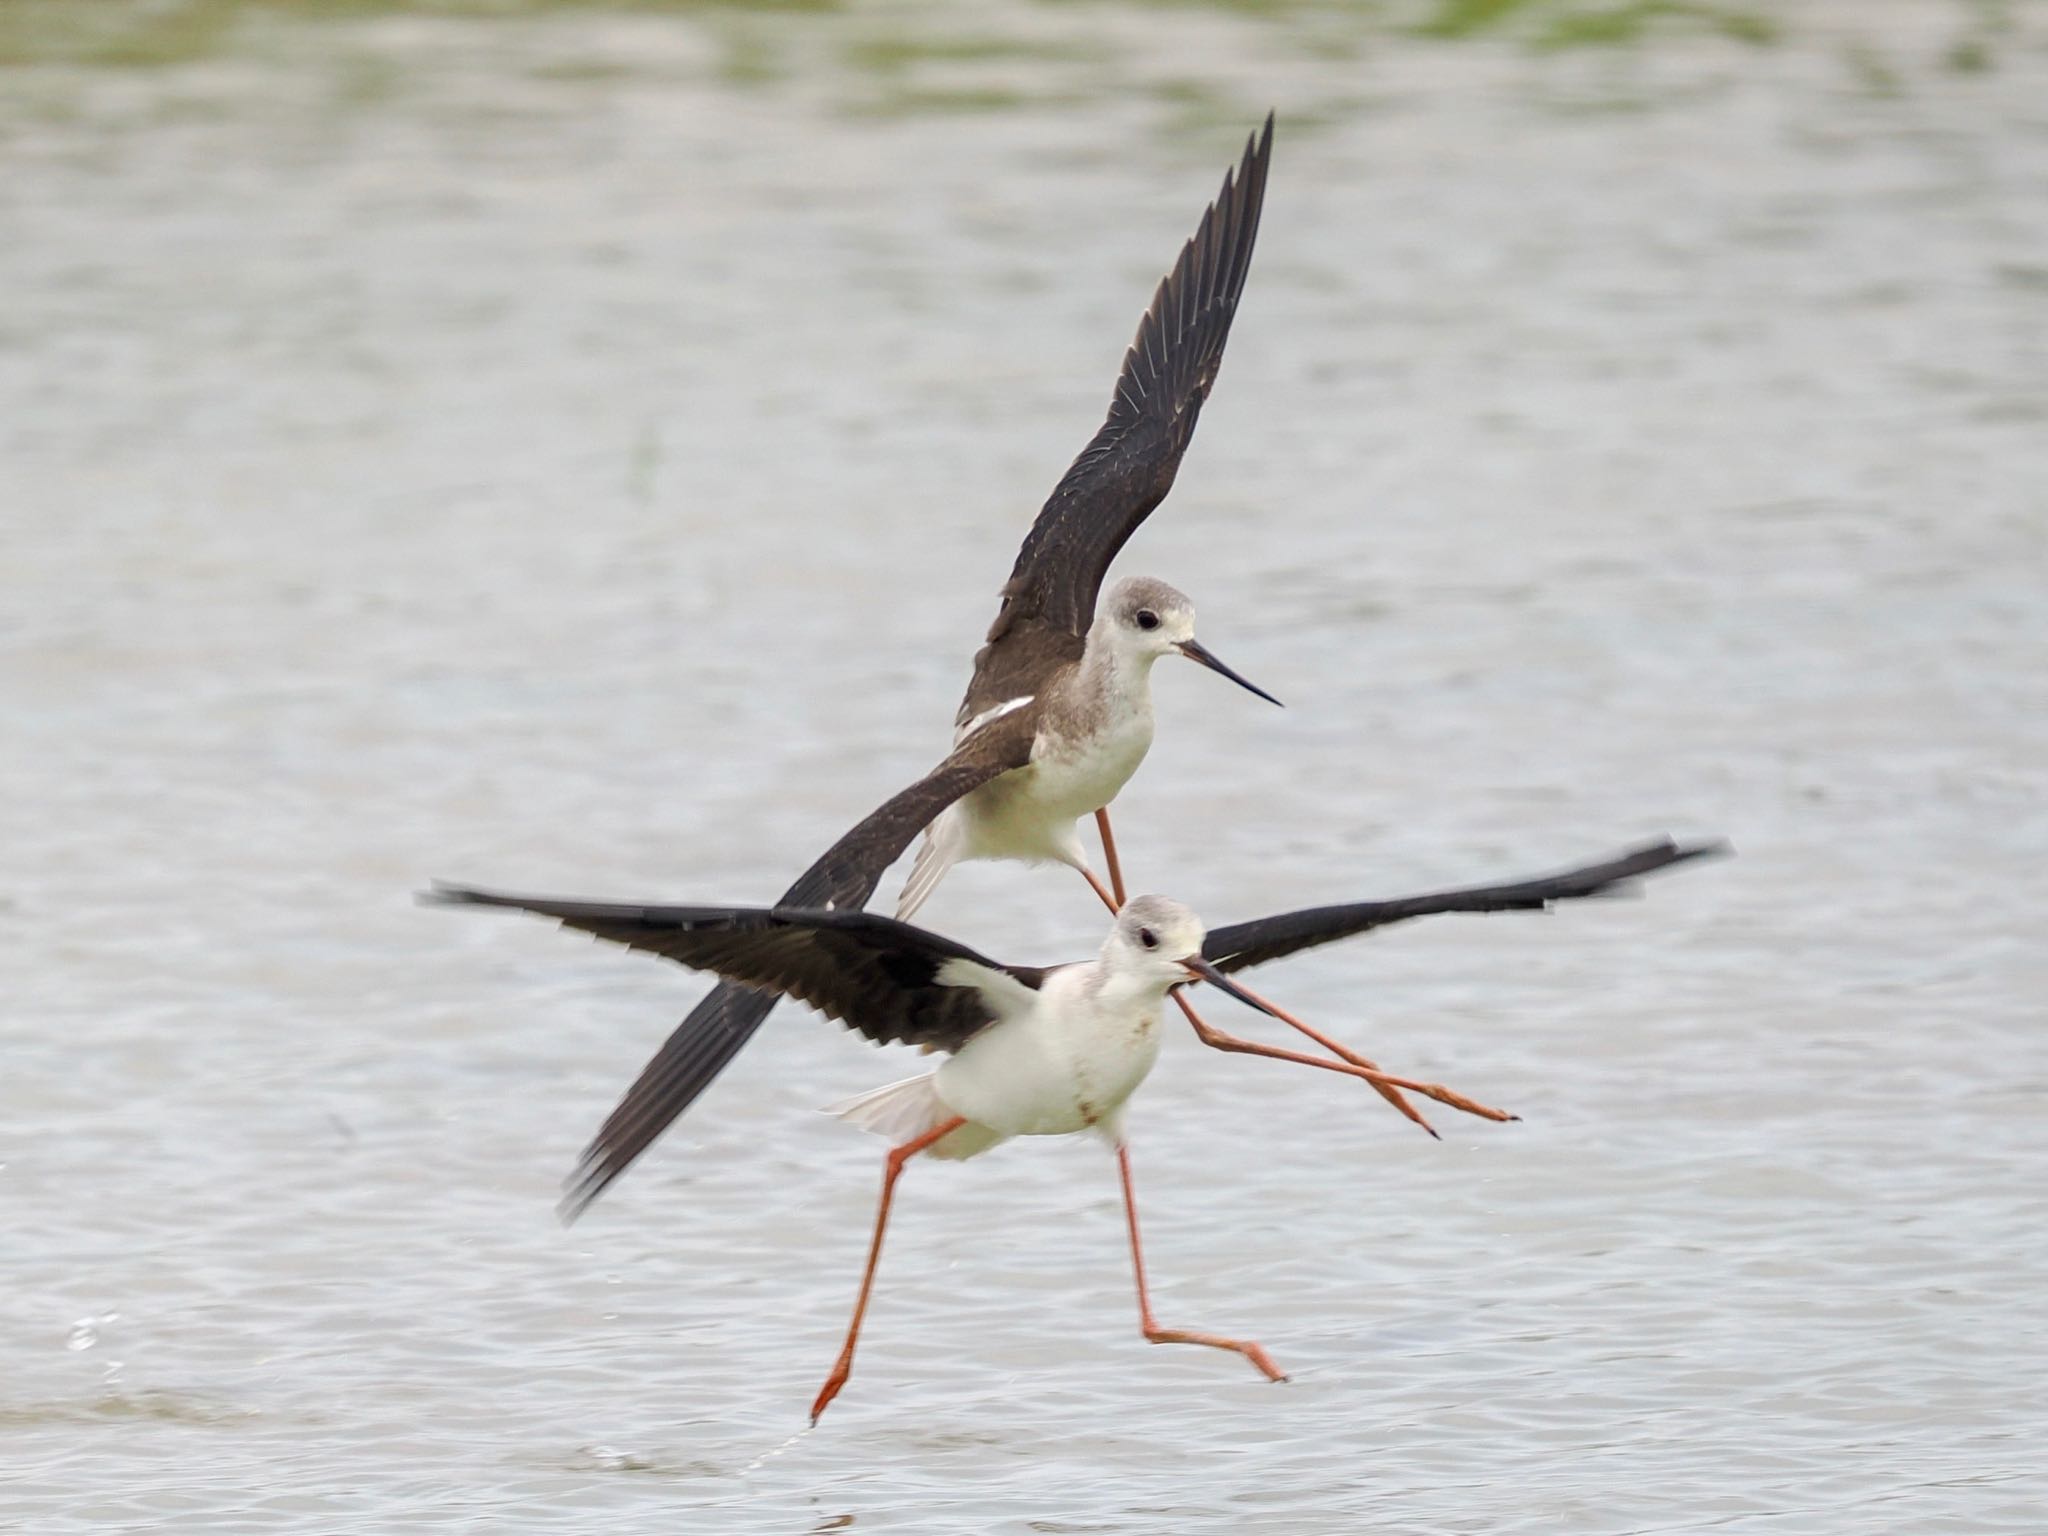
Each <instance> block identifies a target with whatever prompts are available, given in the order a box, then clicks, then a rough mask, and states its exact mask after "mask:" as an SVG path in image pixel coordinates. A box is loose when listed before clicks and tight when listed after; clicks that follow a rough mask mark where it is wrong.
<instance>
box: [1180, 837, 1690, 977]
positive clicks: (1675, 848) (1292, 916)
mask: <svg viewBox="0 0 2048 1536" xmlns="http://www.w3.org/2000/svg"><path fill="white" fill-rule="evenodd" d="M1727 851H1728V845H1727V844H1726V843H1721V842H1713V843H1694V844H1690V845H1686V846H1681V845H1679V844H1677V843H1674V842H1672V841H1671V840H1670V839H1669V838H1665V839H1663V840H1661V841H1659V842H1655V843H1646V844H1644V845H1643V846H1642V847H1640V848H1634V849H1631V850H1630V851H1629V852H1627V853H1624V854H1621V855H1619V856H1617V857H1615V858H1612V859H1605V860H1603V861H1601V862H1600V863H1598V864H1587V865H1583V866H1581V867H1580V868H1578V869H1568V870H1564V871H1561V872H1560V873H1558V874H1554V875H1539V876H1538V877H1536V878H1535V879H1533V880H1520V881H1516V882H1515V883H1513V884H1511V885H1470V886H1466V887H1464V888H1462V889H1460V890H1455V891H1437V892H1434V893H1432V894H1430V895H1427V896H1402V897H1397V898H1395V899H1394V900H1392V901H1359V902H1352V903H1349V904H1348V905H1344V906H1335V907H1309V908H1306V909H1304V910H1302V911H1299V912H1283V913H1280V914H1279V915H1277V916H1274V917H1259V918H1254V919H1252V920H1251V921H1250V922H1248V923H1232V924H1230V925H1229V926H1228V927H1225V928H1215V929H1211V930H1210V932H1209V936H1208V937H1207V938H1206V939H1205V940H1203V942H1202V955H1203V957H1204V958H1205V959H1207V960H1208V962H1209V963H1210V964H1211V965H1213V966H1215V967H1216V969H1218V970H1219V971H1241V970H1244V969H1245V968H1246V967H1247V966H1253V965H1263V964H1264V963H1265V962H1266V961H1268V960H1278V959H1280V958H1281V957H1282V956H1283V955H1291V954H1293V953H1295V952H1296V951H1297V950H1303V949H1313V948H1314V947H1315V946H1316V945H1318V944H1328V943H1330V942H1331V941H1333V940H1336V939H1348V938H1350V937H1351V936H1352V935H1353V934H1358V933H1364V932H1365V931H1366V930H1367V929H1370V928H1383V927H1385V926H1386V925H1387V924H1388V923H1398V922H1403V921H1405V920H1406V919H1408V918H1411V917H1426V916H1428V915H1430V914H1431V913H1434V912H1514V911H1522V910H1528V909H1532V908H1545V907H1548V906H1549V905H1550V904H1551V903H1552V902H1557V901H1572V900H1576V899H1577V898H1579V897H1582V896H1606V895H1617V894H1619V893H1621V892H1622V891H1624V890H1626V889H1627V888H1628V887H1629V886H1630V885H1631V884H1632V883H1633V882H1635V881H1636V880H1638V879H1640V878H1641V877H1642V876H1644V875H1647V874H1652V873H1654V872H1655V871H1657V870H1660V869H1668V868H1670V867H1671V866H1672V865H1674V864H1684V863H1686V862H1688V861H1690V860H1693V859H1702V858H1712V857H1715V856H1717V855H1720V854H1724V853H1726V852H1727Z"/></svg>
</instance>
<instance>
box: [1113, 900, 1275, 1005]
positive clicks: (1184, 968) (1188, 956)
mask: <svg viewBox="0 0 2048 1536" xmlns="http://www.w3.org/2000/svg"><path fill="white" fill-rule="evenodd" d="M1207 935H1208V930H1206V929H1205V928H1203V926H1202V920H1201V919H1200V918H1199V917H1197V916H1195V914H1194V911H1193V909H1191V908H1189V907H1185V906H1182V905H1181V904H1180V903H1179V902H1177V901H1174V900H1172V899H1171V898H1170V897H1166V896H1133V897H1132V898H1131V899H1130V900H1129V901H1127V902H1125V903H1124V906H1123V910H1122V911H1121V912H1119V913H1117V915H1116V923H1115V926H1113V927H1112V928H1111V929H1110V930H1109V937H1108V938H1107V939H1106V940H1104V942H1103V945H1102V959H1103V964H1104V966H1105V967H1106V969H1108V970H1109V972H1110V973H1111V974H1112V975H1116V976H1121V977H1126V978H1129V979H1130V980H1131V981H1134V982H1136V983H1137V984H1138V985H1139V986H1141V987H1145V988H1148V989H1153V990H1156V991H1157V992H1158V994H1159V996H1161V997H1164V996H1165V995H1166V994H1167V993H1168V992H1170V991H1172V990H1173V989H1174V988H1175V987H1181V986H1186V985H1187V984H1188V983H1189V982H1191V981H1206V982H1208V983H1209V984H1210V985H1211V986H1213V987H1215V988H1217V989H1218V990H1219V991H1222V992H1227V993H1229V994H1230V995H1231V996H1232V997H1234V998H1236V999H1237V1000H1238V1001H1239V1002H1241V1003H1245V1004H1247V1005H1249V1006H1250V1007H1253V1008H1256V1009H1258V1010H1259V1012H1261V1013H1270V1012H1271V1011H1272V1010H1271V1009H1269V1008H1268V1007H1267V1006H1266V1005H1265V1004H1264V1003H1262V1002H1260V1001H1259V999H1258V998H1256V997H1254V996H1252V995H1251V994H1250V993H1249V992H1246V991H1245V990H1244V989H1243V988H1242V987H1240V986H1238V985H1237V984H1236V983H1235V982H1233V981H1231V980H1229V979H1228V978H1227V977H1225V976H1224V974H1223V973H1222V972H1221V971H1219V970H1217V969H1216V967H1215V966H1213V965H1211V964H1210V963H1209V962H1208V961H1207V960H1205V959H1203V958H1202V940H1203V939H1204V938H1206V937H1207Z"/></svg>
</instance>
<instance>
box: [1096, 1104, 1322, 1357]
mask: <svg viewBox="0 0 2048 1536" xmlns="http://www.w3.org/2000/svg"><path fill="white" fill-rule="evenodd" d="M1116 1171H1117V1175H1118V1176H1119V1177H1120V1178H1121V1179H1122V1180H1123V1185H1124V1219H1125V1222H1126V1224H1127V1225H1128V1226H1129V1227H1130V1229H1131V1271H1132V1273H1133V1274H1135V1275H1136V1276H1137V1277H1138V1326H1139V1327H1140V1328H1142V1329H1143V1330H1144V1332H1145V1337H1146V1339H1148V1340H1149V1341H1150V1342H1152V1343H1154V1344H1206V1345H1208V1346H1209V1347H1210V1348H1211V1349H1234V1350H1236V1351H1237V1352H1238V1353H1239V1354H1240V1355H1243V1356H1244V1357H1245V1359H1247V1360H1249V1361H1251V1363H1252V1364H1253V1365H1255V1366H1257V1367H1258V1368H1259V1370H1261V1371H1262V1372H1264V1373H1265V1377H1266V1379H1267V1380H1268V1381H1285V1380H1286V1379H1287V1377H1286V1376H1285V1375H1284V1374H1283V1373H1282V1372H1281V1370H1280V1367H1279V1366H1277V1365H1275V1364H1274V1363H1273V1359H1272V1357H1271V1356H1270V1355H1268V1354H1267V1353H1266V1351H1265V1350H1264V1349H1263V1348H1262V1347H1260V1346H1259V1345H1257V1344H1254V1343H1253V1342H1252V1341H1251V1340H1250V1339H1226V1338H1224V1337H1223V1336H1222V1335H1221V1334H1216V1333H1194V1332H1191V1331H1189V1330H1188V1329H1185V1328H1162V1327H1160V1326H1159V1319H1158V1318H1156V1317H1154V1316H1153V1315H1152V1297H1151V1295H1150V1293H1149V1292H1147V1290H1146V1289H1145V1250H1144V1247H1143V1246H1142V1245H1141V1244H1140V1243H1139V1241H1138V1200H1137V1196H1135V1195H1134V1194H1132V1193H1131V1153H1130V1149H1129V1148H1128V1147H1126V1146H1125V1145H1124V1144H1123V1143H1122V1142H1118V1143H1117V1144H1116Z"/></svg>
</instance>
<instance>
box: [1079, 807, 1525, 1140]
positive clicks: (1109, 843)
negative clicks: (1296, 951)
mask: <svg viewBox="0 0 2048 1536" xmlns="http://www.w3.org/2000/svg"><path fill="white" fill-rule="evenodd" d="M1095 830H1096V831H1097V833H1098V834H1100V836H1101V838H1102V853H1103V858H1104V859H1105V861H1106V862H1107V863H1108V865H1109V873H1110V878H1111V879H1112V880H1113V881H1115V882H1116V884H1115V889H1114V891H1110V890H1105V889H1104V888H1103V885H1102V882H1101V881H1100V880H1098V879H1097V878H1096V877H1095V876H1094V874H1092V873H1091V872H1090V871H1088V870H1086V869H1083V870H1082V871H1081V876H1082V878H1083V879H1085V880H1086V881H1087V882H1088V884H1089V886H1090V887H1091V888H1092V889H1093V890H1094V892H1095V894H1096V896H1098V897H1099V898H1100V899H1101V901H1102V904H1103V905H1104V906H1106V907H1108V908H1109V910H1110V912H1111V913H1112V914H1114V913H1117V912H1121V911H1122V910H1123V876H1122V872H1121V870H1120V869H1119V868H1118V866H1117V857H1116V840H1115V838H1114V837H1113V836H1112V835H1111V833H1110V830H1109V811H1108V809H1107V808H1106V807H1105V808H1104V809H1102V810H1098V811H1097V812H1096V813H1095ZM1173 1000H1174V1002H1175V1003H1176V1004H1177V1005H1178V1006H1179V1008H1180V1011H1181V1012H1182V1013H1183V1014H1185V1015H1186V1016H1187V1021H1188V1023H1189V1024H1191V1025H1193V1026H1194V1030H1195V1034H1196V1036H1197V1038H1199V1039H1200V1040H1201V1042H1202V1043H1203V1044H1204V1045H1208V1046H1213V1047H1215V1048H1216V1049H1217V1050H1219V1051H1243V1052H1245V1053H1247V1054H1249V1055H1254V1056H1271V1057H1274V1058H1275V1059H1277V1060H1280V1061H1296V1062H1302V1063H1305V1064H1307V1065H1309V1066H1313V1067H1324V1068H1330V1069H1333V1070H1342V1069H1341V1068H1338V1067H1336V1064H1335V1063H1333V1062H1327V1061H1323V1060H1320V1059H1319V1058H1317V1057H1314V1056H1304V1055H1301V1054H1300V1053H1299V1052H1295V1051H1282V1050H1278V1049H1276V1048H1275V1047H1272V1046H1261V1045H1258V1044H1256V1043H1255V1042H1253V1041H1250V1040H1245V1039H1243V1038H1241V1037H1240V1036H1237V1035H1231V1034H1226V1033H1225V1032H1224V1031H1222V1030H1220V1029H1217V1028H1216V1027H1215V1026H1214V1025H1211V1024H1209V1023H1207V1022H1206V1021H1204V1019H1203V1018H1202V1016H1201V1015H1200V1014H1199V1013H1197V1012H1195V1005H1194V1004H1193V1003H1191V1002H1189V1001H1188V1000H1187V996H1186V994H1185V993H1183V992H1181V991H1180V990H1179V989H1177V988H1176V989H1175V991H1174V993H1173ZM1260 1001H1261V1002H1265V1003H1266V1006H1267V1007H1269V1008H1272V1009H1273V1016H1274V1017H1275V1018H1277V1019H1279V1020H1280V1021H1281V1022H1282V1023H1284V1024H1289V1025H1292V1026H1293V1027H1294V1028H1295V1029H1298V1030H1300V1031H1301V1032H1302V1033H1303V1034H1304V1035H1307V1036H1308V1037H1309V1038H1310V1039H1311V1040H1313V1041H1315V1043H1316V1044H1317V1045H1320V1046H1321V1047H1322V1048H1323V1049H1324V1050H1326V1051H1328V1052H1330V1053H1331V1054H1332V1055H1334V1056H1336V1057H1338V1058H1339V1059H1340V1060H1341V1061H1344V1062H1348V1063H1349V1064H1350V1065H1351V1066H1352V1067H1353V1068H1354V1069H1355V1070H1354V1071H1353V1072H1352V1073H1351V1075H1352V1076H1354V1077H1360V1078H1363V1079H1364V1080H1365V1081H1366V1082H1368V1083H1370V1084H1371V1085H1372V1088H1373V1091H1374V1092H1375V1093H1377V1094H1378V1095H1379V1096H1380V1097H1381V1098H1383V1099H1385V1100H1386V1101H1387V1102H1388V1103H1389V1104H1391V1105H1393V1106H1394V1108H1395V1109H1397V1110H1399V1111H1400V1112H1401V1113H1402V1114H1403V1115H1405V1116H1406V1117H1407V1118H1408V1119H1410V1120H1412V1121H1414V1122H1415V1123H1416V1124H1417V1125H1419V1126H1421V1127H1422V1128H1423V1129H1424V1130H1425V1131H1427V1132H1429V1134H1430V1135H1432V1136H1436V1137H1437V1139H1438V1140H1439V1141H1441V1140H1442V1139H1443V1138H1442V1137H1441V1136H1437V1130H1436V1127H1435V1126H1433V1125H1431V1124H1430V1123H1429V1121H1428V1120H1426V1119H1425V1118H1424V1117H1423V1115H1422V1112H1421V1111H1420V1110H1418V1109H1417V1108H1416V1107H1415V1106H1414V1105H1413V1104H1410V1103H1409V1102H1408V1100H1407V1099H1406V1098H1405V1097H1403V1095H1402V1092H1401V1090H1402V1089H1404V1088H1406V1089H1409V1090H1410V1091H1411V1092H1414V1093H1419V1094H1422V1095H1423V1096H1424V1097H1425V1098H1431V1099H1435V1100H1437V1101H1438V1102H1439V1103H1443V1104H1448V1105H1450V1106H1451V1107H1452V1108H1453V1109H1462V1110H1464V1111H1465V1112H1466V1113H1467V1114H1473V1115H1478V1116H1480V1117H1481V1118H1483V1119H1487V1120H1516V1119H1519V1118H1521V1117H1520V1116H1518V1115H1511V1114H1508V1113H1506V1112H1505V1111H1503V1110H1498V1109H1493V1108H1490V1107H1489V1106H1487V1105H1484V1104H1481V1103H1479V1102H1478V1101H1477V1100H1474V1099H1468V1098H1466V1097H1465V1096H1464V1095H1463V1094H1461V1093H1456V1092H1454V1091H1452V1090H1451V1089H1449V1088H1445V1087H1443V1086H1442V1085H1441V1084H1437V1083H1411V1082H1410V1081H1409V1080H1408V1079H1406V1078H1398V1077H1393V1076H1390V1075H1389V1074H1387V1073H1385V1072H1382V1071H1381V1070H1380V1069H1379V1065H1378V1064H1377V1063H1376V1062H1374V1061H1371V1060H1370V1059H1368V1058H1367V1057H1364V1056H1361V1055H1359V1054H1358V1053H1357V1052H1356V1051H1354V1050H1352V1049H1351V1048H1350V1047H1349V1046H1346V1045H1344V1044H1342V1043H1341V1042H1339V1041H1336V1040H1333V1039H1331V1038H1330V1037H1329V1036H1328V1035H1326V1034H1324V1033H1323V1032H1322V1031H1320V1030H1318V1029H1314V1028H1311V1027H1310V1026H1309V1025H1307V1024H1305V1023H1303V1022H1302V1021H1301V1020H1300V1019H1298V1018H1296V1017H1295V1016H1294V1015H1293V1014H1291V1013H1289V1012H1287V1010H1286V1009H1284V1008H1280V1007H1277V1006H1275V1005H1274V1004H1273V1003H1271V1002H1267V1001H1266V999H1264V998H1261V999H1260Z"/></svg>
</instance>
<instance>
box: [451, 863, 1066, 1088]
mask: <svg viewBox="0 0 2048 1536" xmlns="http://www.w3.org/2000/svg"><path fill="white" fill-rule="evenodd" d="M431 899H432V900H434V901H438V902H447V903H450V904H455V905H465V906H487V907H513V908H516V909H518V910H519V911H522V912H534V913H538V914H539V915H541V916H543V917H552V918H556V919H558V920H559V921H560V922H561V923H562V925H563V926H564V927H568V928H575V929H578V930H579V931H581V932H583V933H588V934H594V935H595V936H596V937H598V938H600V939H609V940H610V941H611V942H613V943H614V944H624V945H627V946H628V947H630V948H633V949H644V950H647V951H648V952H650V953H652V954H657V955H664V956H666V957H667V958H669V959H671V960H676V961H680V962H681V963H682V964H684V965H687V966H690V967H691V968H692V969H694V970H700V971H713V972H716V973H717V974H718V975H719V976H721V977H724V978H725V979H726V980H728V981H734V982H738V983H740V984H741V985H743V986H747V987H752V988H756V989H758V990H762V991H768V992H773V993H776V994H778V995H781V996H786V997H794V998H797V999H799V1000H800V1001H803V1002H806V1003H809V1004H810V1005H811V1006H812V1007H813V1008H816V1009H817V1010H818V1011H819V1012H820V1013H823V1014H824V1015H825V1016H826V1017H828V1018H833V1019H838V1020H840V1021H841V1022H843V1023H845V1024H846V1025H848V1026H849V1027H850V1028H853V1029H856V1030H858V1031H859V1032H860V1033H861V1034H863V1035H866V1036H867V1037H868V1038H869V1039H870V1040H873V1041H875V1042H877V1043H878V1044H889V1043H892V1042H899V1041H900V1042H902V1043H904V1044H909V1045H926V1046H931V1047H933V1048H934V1049H938V1050H947V1051H953V1050H958V1049H959V1048H960V1047H961V1046H962V1045H964V1044H966V1042H967V1041H968V1040H969V1039H970V1038H971V1037H972V1036H973V1035H974V1034H976V1033H977V1032H978V1031H980V1030H982V1029H984V1028H986V1027H987V1026H988V1025H989V1024H991V1023H993V1022H994V1021H995V1020H996V1019H997V1018H999V1017H1000V1016H1001V1013H1002V1009H1003V1006H1004V1005H1005V1003H1006V1002H1010V1003H1014V1002H1015V1001H1018V1000H1019V999H1020V998H1021V996H1022V993H1023V991H1024V990H1029V991H1036V990H1037V989H1038V986H1039V983H1040V982H1041V981H1042V980H1043V979H1044V975H1045V973H1044V972H1043V971H1041V970H1038V969H1035V968H1032V967H1027V966H1006V965H1001V964H999V963H997V962H996V961H994V960H991V959H989V958H988V957H987V956H985V955H981V954H977V953H976V952H975V951H974V950H971V949H969V948H968V947H967V946H966V945H964V944H957V943H955V942H954V941H953V940H951V939H947V938H944V937H942V936H940V935H939V934H936V933H932V932H931V931H929V930H928V929H924V928H916V927H913V926H911V925H910V924H909V923H899V922H897V921H895V920H894V919H893V918H887V917H880V916H877V915H875V914H873V913H868V912H857V911H856V912H834V911H804V910H800V909H791V908H780V907H777V908H772V909H770V908H762V907H675V906H642V905H636V904H631V903H621V902H607V901H574V900H561V899H557V898H554V897H547V896H506V895H501V894H498V893H496V892H492V891H478V890H469V889H464V888H461V887H452V886H440V887H436V888H435V890H434V891H433V893H432V896H431Z"/></svg>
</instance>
